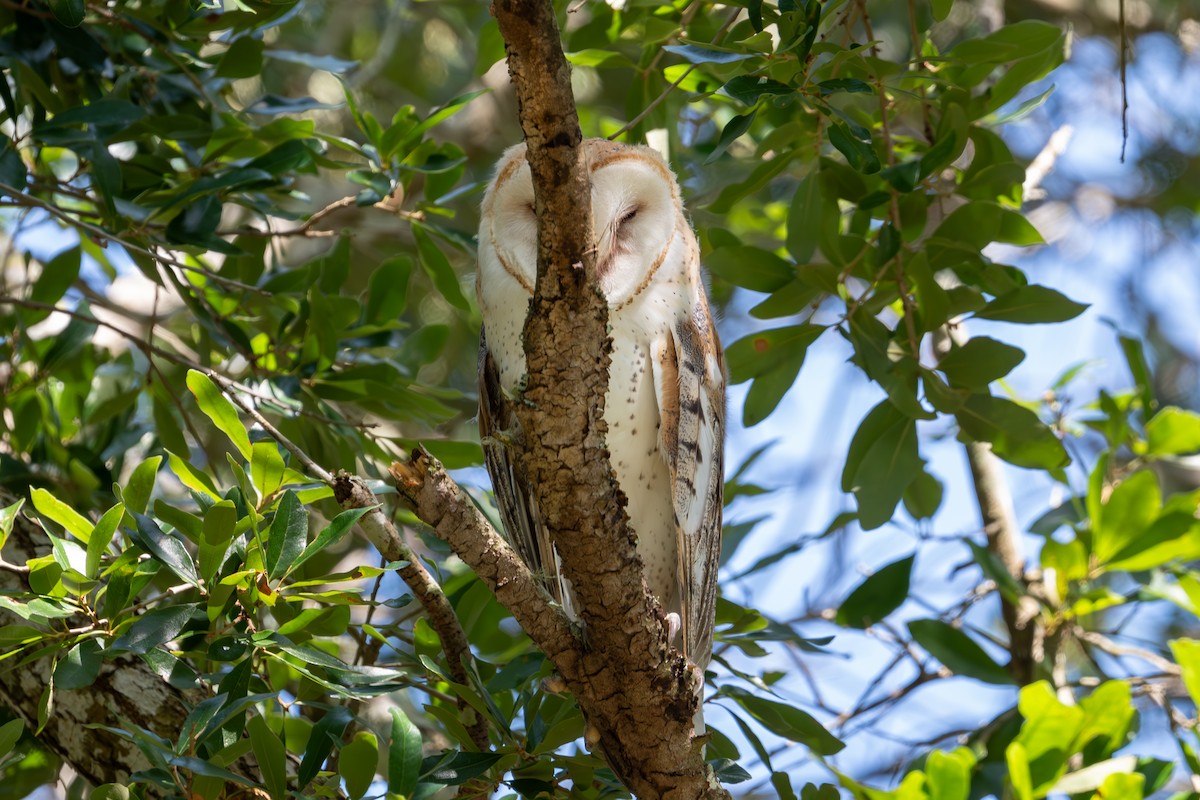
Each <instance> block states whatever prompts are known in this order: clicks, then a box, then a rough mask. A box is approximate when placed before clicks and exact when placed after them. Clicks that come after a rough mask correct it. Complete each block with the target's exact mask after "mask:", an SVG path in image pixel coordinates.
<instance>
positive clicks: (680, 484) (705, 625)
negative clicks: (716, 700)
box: [656, 299, 725, 669]
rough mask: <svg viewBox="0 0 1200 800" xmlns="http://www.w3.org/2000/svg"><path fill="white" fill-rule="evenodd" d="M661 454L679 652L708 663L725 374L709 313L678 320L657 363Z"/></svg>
mask: <svg viewBox="0 0 1200 800" xmlns="http://www.w3.org/2000/svg"><path fill="white" fill-rule="evenodd" d="M658 362H659V363H658V368H659V374H658V375H657V376H656V378H658V380H659V381H660V385H659V386H657V387H656V389H658V398H659V412H660V415H661V419H662V433H661V435H662V446H663V452H664V455H665V457H666V459H667V464H668V466H669V467H670V472H671V493H672V498H671V499H672V506H673V510H674V514H675V529H676V535H677V537H678V544H679V551H678V552H679V572H678V575H679V586H680V598H681V601H682V606H683V608H682V617H683V619H682V622H683V650H684V652H685V653H686V654H687V657H688V659H689V660H691V662H692V663H693V664H695V665H696V666H697V667H699V668H700V669H704V668H705V667H706V666H707V665H708V662H709V660H710V658H711V657H712V642H713V620H714V618H715V615H716V603H717V567H718V564H719V562H720V559H721V509H722V506H723V503H724V494H725V482H724V481H725V479H724V452H725V447H724V443H725V438H724V437H725V366H724V359H723V357H722V355H721V344H720V342H719V341H718V339H717V332H716V329H715V328H714V327H713V321H712V316H711V314H710V312H709V310H708V305H707V303H705V302H704V301H703V299H701V300H700V303H699V304H698V305H697V306H696V307H695V308H694V309H693V314H692V315H691V316H689V317H686V318H683V319H681V320H680V321H679V322H678V324H677V325H676V326H675V330H674V332H673V335H672V336H669V337H668V341H667V342H666V344H665V347H664V348H663V349H662V351H661V353H660V358H659V359H658Z"/></svg>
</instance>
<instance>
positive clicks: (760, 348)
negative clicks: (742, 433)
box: [725, 325, 825, 427]
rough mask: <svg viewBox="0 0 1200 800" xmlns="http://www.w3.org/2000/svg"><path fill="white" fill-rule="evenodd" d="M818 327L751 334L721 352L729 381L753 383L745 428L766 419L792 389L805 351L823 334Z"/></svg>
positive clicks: (746, 407) (773, 330)
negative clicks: (727, 368)
mask: <svg viewBox="0 0 1200 800" xmlns="http://www.w3.org/2000/svg"><path fill="white" fill-rule="evenodd" d="M824 330H825V329H824V328H823V327H821V326H820V325H792V326H788V327H785V328H773V329H771V330H766V331H760V332H759V333H754V334H751V335H749V336H747V337H745V338H744V339H739V340H738V341H736V342H734V343H733V344H731V345H730V346H729V347H728V348H726V350H725V359H726V362H727V363H728V365H729V381H730V383H733V384H737V383H743V382H745V381H747V380H750V379H753V380H754V384H753V385H752V386H751V387H750V391H749V393H748V394H747V396H746V402H745V406H744V408H743V409H742V419H743V421H744V423H745V424H746V426H747V427H748V426H751V425H756V424H758V423H759V422H762V421H763V420H764V419H766V418H767V416H768V415H770V413H771V412H772V411H774V410H775V407H776V406H778V405H779V401H780V400H782V399H783V395H784V394H785V393H787V390H788V389H790V388H791V387H792V384H793V383H794V382H795V380H796V376H797V375H798V374H800V367H802V366H803V365H804V357H805V355H806V354H807V352H808V347H809V345H811V344H812V343H813V342H814V341H816V339H817V337H818V336H820V335H821V334H822V333H823V332H824Z"/></svg>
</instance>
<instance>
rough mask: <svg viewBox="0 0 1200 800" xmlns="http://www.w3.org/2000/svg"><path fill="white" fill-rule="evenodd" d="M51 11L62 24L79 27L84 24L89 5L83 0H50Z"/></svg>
mask: <svg viewBox="0 0 1200 800" xmlns="http://www.w3.org/2000/svg"><path fill="white" fill-rule="evenodd" d="M50 11H51V12H52V13H53V14H54V18H55V19H56V20H58V21H59V23H61V24H62V25H65V26H66V27H68V28H78V27H79V26H80V25H82V24H83V17H84V14H85V13H86V12H87V6H86V5H85V4H84V1H83V0H50Z"/></svg>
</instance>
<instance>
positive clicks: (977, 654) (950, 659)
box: [908, 619, 1013, 684]
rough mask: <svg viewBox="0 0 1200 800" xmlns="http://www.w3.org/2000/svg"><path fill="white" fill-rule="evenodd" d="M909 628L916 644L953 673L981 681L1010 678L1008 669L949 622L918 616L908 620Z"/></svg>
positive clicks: (1006, 679) (987, 681)
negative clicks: (910, 620)
mask: <svg viewBox="0 0 1200 800" xmlns="http://www.w3.org/2000/svg"><path fill="white" fill-rule="evenodd" d="M908 632H909V633H910V634H912V637H913V640H914V641H916V643H917V644H919V645H921V647H924V648H925V649H926V650H928V651H929V654H930V655H931V656H933V657H934V658H936V659H937V660H938V661H940V662H942V663H943V664H945V665H946V667H947V668H948V669H950V671H951V672H954V673H955V674H956V675H964V676H966V677H968V678H975V679H976V680H980V681H983V682H984V683H996V684H1010V683H1012V682H1013V680H1012V676H1010V675H1009V674H1008V670H1006V669H1005V668H1004V667H1002V666H1000V665H999V664H997V663H996V662H995V661H993V660H992V658H991V656H989V655H988V654H987V653H985V652H984V650H983V648H982V647H980V646H979V645H978V644H977V643H976V642H975V640H973V639H972V638H971V637H969V636H967V634H965V633H964V632H963V631H961V630H960V629H958V628H955V627H954V626H952V625H949V624H947V623H945V622H942V621H941V620H938V619H918V620H913V621H912V622H910V623H908Z"/></svg>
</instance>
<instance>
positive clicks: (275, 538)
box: [266, 489, 341, 580]
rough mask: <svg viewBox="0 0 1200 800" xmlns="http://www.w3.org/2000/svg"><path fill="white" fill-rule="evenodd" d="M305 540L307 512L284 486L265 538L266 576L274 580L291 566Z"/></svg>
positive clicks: (293, 494) (305, 542)
mask: <svg viewBox="0 0 1200 800" xmlns="http://www.w3.org/2000/svg"><path fill="white" fill-rule="evenodd" d="M339 516H341V515H339ZM307 543H308V512H307V511H305V510H304V506H303V505H301V504H300V499H299V498H298V497H297V496H296V493H295V492H294V491H292V490H291V489H288V490H287V491H286V492H284V493H283V497H282V499H280V501H279V507H278V508H277V509H276V510H275V519H274V520H272V521H271V532H270V534H269V536H268V539H267V553H266V566H267V577H268V578H269V579H271V580H275V579H276V578H278V577H279V576H280V575H283V574H284V573H285V572H287V571H288V568H289V567H291V565H292V562H293V561H295V560H296V557H297V556H299V555H300V553H301V552H302V551H303V550H304V546H305V545H306V544H307Z"/></svg>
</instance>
